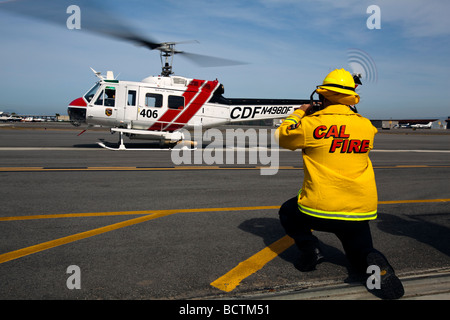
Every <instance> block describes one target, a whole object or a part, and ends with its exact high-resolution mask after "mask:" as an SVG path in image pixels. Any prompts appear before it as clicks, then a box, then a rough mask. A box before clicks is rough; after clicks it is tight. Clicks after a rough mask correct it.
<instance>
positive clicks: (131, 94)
mask: <svg viewBox="0 0 450 320" xmlns="http://www.w3.org/2000/svg"><path fill="white" fill-rule="evenodd" d="M127 104H128V105H129V106H135V105H136V90H129V91H128V102H127Z"/></svg>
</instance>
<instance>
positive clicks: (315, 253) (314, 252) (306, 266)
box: [294, 246, 324, 272]
mask: <svg viewBox="0 0 450 320" xmlns="http://www.w3.org/2000/svg"><path fill="white" fill-rule="evenodd" d="M323 260H324V256H323V255H322V253H321V251H320V249H319V247H318V246H306V247H305V246H303V247H302V248H300V259H299V261H298V262H296V263H295V264H294V266H295V268H296V269H298V270H300V271H302V272H308V271H313V270H315V269H316V266H317V265H318V264H319V263H321V262H322V261H323Z"/></svg>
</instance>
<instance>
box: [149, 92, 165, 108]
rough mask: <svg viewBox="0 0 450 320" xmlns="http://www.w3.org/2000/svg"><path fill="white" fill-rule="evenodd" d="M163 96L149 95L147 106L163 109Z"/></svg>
mask: <svg viewBox="0 0 450 320" xmlns="http://www.w3.org/2000/svg"><path fill="white" fill-rule="evenodd" d="M162 101H163V96H162V95H161V94H155V93H147V94H146V95H145V106H146V107H154V108H161V107H162Z"/></svg>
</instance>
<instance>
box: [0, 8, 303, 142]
mask: <svg viewBox="0 0 450 320" xmlns="http://www.w3.org/2000/svg"><path fill="white" fill-rule="evenodd" d="M76 4H77V5H76V6H75V7H77V8H78V9H79V12H81V13H82V19H81V24H80V26H81V30H87V31H90V32H94V33H97V34H100V35H106V36H110V37H113V38H116V39H120V40H125V41H128V42H132V43H134V44H137V45H139V46H142V47H145V48H147V49H150V50H159V52H160V57H161V63H162V71H161V74H160V75H158V76H149V77H147V78H145V79H143V80H142V81H124V80H118V79H115V78H114V75H113V73H112V72H111V71H109V72H107V74H106V76H103V75H101V73H98V72H96V71H94V72H95V74H96V76H97V77H98V78H99V80H98V82H97V83H96V84H95V85H94V86H93V87H92V88H91V89H90V90H89V91H88V92H87V93H86V94H84V95H83V96H82V97H80V98H77V99H75V100H73V101H72V102H71V103H70V104H69V106H68V114H69V116H70V120H71V121H72V123H73V124H75V125H81V124H82V123H86V124H87V125H88V127H87V128H89V127H90V126H95V125H100V126H103V127H108V128H110V129H111V131H112V132H118V133H119V134H120V145H119V148H118V149H120V150H122V149H126V148H125V145H124V143H123V136H124V135H125V136H128V137H129V138H141V139H150V140H159V141H160V142H162V144H166V145H169V146H173V145H175V144H177V142H180V141H183V139H184V136H183V132H182V131H183V129H187V130H190V129H193V128H196V127H200V126H201V127H202V128H209V127H214V126H218V125H223V124H227V123H233V122H239V121H248V120H259V119H276V118H284V117H286V116H288V115H289V114H290V113H292V112H293V111H294V108H295V107H298V106H300V105H301V104H303V103H308V102H309V101H310V100H288V99H227V98H225V97H224V96H223V93H224V87H223V85H222V84H221V83H219V81H217V80H213V81H209V80H200V79H195V78H187V77H181V76H176V75H174V73H173V71H172V62H173V57H174V55H176V54H180V55H182V56H184V57H186V58H188V59H190V60H192V61H193V62H195V63H197V64H199V65H200V66H226V65H237V64H239V63H238V62H237V61H233V60H228V59H223V58H216V57H210V56H205V55H200V54H193V53H188V52H184V51H178V50H175V45H176V44H179V43H176V42H164V43H160V42H157V41H154V40H150V39H148V37H143V36H141V35H139V34H138V33H136V32H135V31H134V30H132V29H130V28H129V27H128V26H127V25H126V24H124V23H121V21H120V20H119V19H117V17H115V16H113V15H111V14H110V13H108V11H106V10H105V9H104V8H103V7H102V6H101V5H100V3H99V2H97V1H93V0H77V1H76ZM72 7H74V6H73V1H72V0H34V1H31V0H21V1H6V2H0V9H5V10H7V11H10V12H12V13H14V14H20V15H24V16H27V17H31V18H35V19H38V20H43V21H45V22H52V23H55V24H58V25H63V26H64V27H65V28H68V25H67V23H68V22H69V21H70V20H71V16H69V15H68V14H71V13H70V10H69V9H70V8H72ZM81 13H80V17H81ZM66 18H68V21H67V22H66ZM102 146H105V145H104V144H102ZM105 147H106V146H105Z"/></svg>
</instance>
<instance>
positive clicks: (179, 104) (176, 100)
mask: <svg viewBox="0 0 450 320" xmlns="http://www.w3.org/2000/svg"><path fill="white" fill-rule="evenodd" d="M183 108H184V97H180V96H169V109H183Z"/></svg>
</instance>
